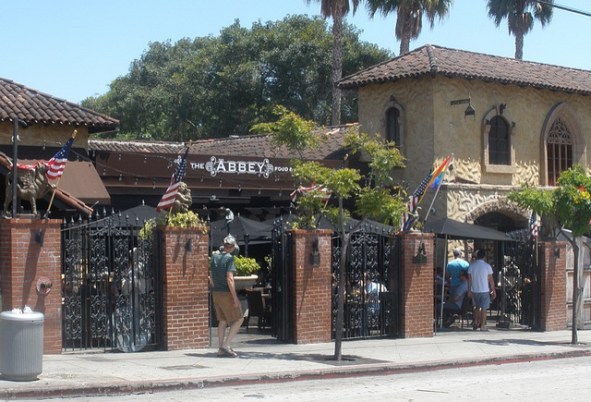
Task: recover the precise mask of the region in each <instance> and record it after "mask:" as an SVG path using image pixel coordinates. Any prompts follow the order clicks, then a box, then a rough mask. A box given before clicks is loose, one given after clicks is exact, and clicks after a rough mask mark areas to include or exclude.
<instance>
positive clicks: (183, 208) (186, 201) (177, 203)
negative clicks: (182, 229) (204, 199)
mask: <svg viewBox="0 0 591 402" xmlns="http://www.w3.org/2000/svg"><path fill="white" fill-rule="evenodd" d="M191 204H193V197H192V196H191V189H190V188H189V186H187V184H186V183H184V182H181V183H180V184H179V189H178V191H177V194H176V198H175V200H174V203H173V204H172V208H171V209H172V213H177V212H187V211H189V208H191Z"/></svg>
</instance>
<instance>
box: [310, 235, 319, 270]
mask: <svg viewBox="0 0 591 402" xmlns="http://www.w3.org/2000/svg"><path fill="white" fill-rule="evenodd" d="M310 265H312V266H314V267H317V266H319V265H320V245H319V242H318V237H315V238H314V239H313V240H312V251H311V252H310Z"/></svg>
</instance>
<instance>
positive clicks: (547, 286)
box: [539, 241, 567, 331]
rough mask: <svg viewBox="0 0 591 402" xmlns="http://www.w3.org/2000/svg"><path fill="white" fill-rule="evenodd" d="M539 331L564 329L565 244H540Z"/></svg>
mask: <svg viewBox="0 0 591 402" xmlns="http://www.w3.org/2000/svg"><path fill="white" fill-rule="evenodd" d="M539 256H540V262H539V264H540V329H541V330H542V331H560V330H564V329H566V323H567V319H566V257H567V256H566V242H562V241H559V242H556V241H548V242H543V243H540V250H539Z"/></svg>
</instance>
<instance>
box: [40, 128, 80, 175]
mask: <svg viewBox="0 0 591 402" xmlns="http://www.w3.org/2000/svg"><path fill="white" fill-rule="evenodd" d="M72 143H74V136H72V137H70V139H69V140H68V141H67V142H66V143H65V144H64V146H63V147H62V148H61V149H60V150H59V151H57V153H56V154H55V155H53V158H51V159H50V160H49V161H48V162H47V167H48V169H47V173H46V175H47V178H48V179H49V180H56V179H59V178H60V177H62V175H63V174H64V169H65V168H66V162H68V155H69V154H70V149H71V148H72Z"/></svg>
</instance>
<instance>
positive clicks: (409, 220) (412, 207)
mask: <svg viewBox="0 0 591 402" xmlns="http://www.w3.org/2000/svg"><path fill="white" fill-rule="evenodd" d="M432 175H433V170H431V171H429V173H428V174H427V176H425V178H424V179H423V181H421V183H420V184H419V186H418V187H417V189H416V190H415V191H414V193H412V195H411V196H410V197H409V199H408V202H407V204H406V211H405V212H404V214H403V215H402V225H401V226H402V230H403V231H405V232H406V231H408V230H410V228H411V226H412V224H413V222H414V220H415V216H414V215H415V213H416V211H417V206H418V205H419V200H420V199H421V197H422V196H423V194H424V193H425V190H426V189H427V184H429V181H430V180H431V176H432Z"/></svg>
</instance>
